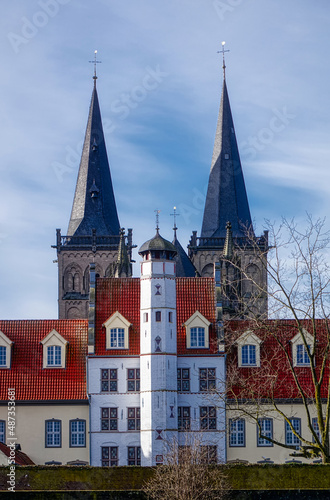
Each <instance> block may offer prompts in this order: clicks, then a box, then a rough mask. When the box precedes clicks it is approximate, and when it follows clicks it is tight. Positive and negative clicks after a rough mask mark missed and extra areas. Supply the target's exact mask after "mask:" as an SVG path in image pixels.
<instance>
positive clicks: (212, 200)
mask: <svg viewBox="0 0 330 500" xmlns="http://www.w3.org/2000/svg"><path fill="white" fill-rule="evenodd" d="M224 76H225V75H224ZM227 221H231V225H232V233H233V236H234V237H236V236H244V234H245V231H244V227H251V226H252V221H251V215H250V209H249V203H248V199H247V195H246V189H245V183H244V177H243V171H242V166H241V161H240V157H239V152H238V147H237V141H236V135H235V129H234V122H233V118H232V114H231V110H230V104H229V98H228V92H227V85H226V80H225V78H224V80H223V89H222V95H221V104H220V111H219V117H218V125H217V131H216V136H215V141H214V149H213V157H212V165H211V171H210V177H209V185H208V190H207V196H206V202H205V209H204V217H203V224H202V231H201V237H202V238H208V237H225V236H226V223H227Z"/></svg>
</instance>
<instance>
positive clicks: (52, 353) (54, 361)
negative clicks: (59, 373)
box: [47, 345, 62, 366]
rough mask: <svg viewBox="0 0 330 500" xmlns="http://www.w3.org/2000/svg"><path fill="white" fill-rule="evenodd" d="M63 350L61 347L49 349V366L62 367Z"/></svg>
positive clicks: (52, 346)
mask: <svg viewBox="0 0 330 500" xmlns="http://www.w3.org/2000/svg"><path fill="white" fill-rule="evenodd" d="M61 354H62V349H61V347H60V346H59V345H50V346H48V347H47V366H61V362H62V361H61V358H62V356H61Z"/></svg>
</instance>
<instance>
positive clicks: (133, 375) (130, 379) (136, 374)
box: [127, 368, 140, 392]
mask: <svg viewBox="0 0 330 500" xmlns="http://www.w3.org/2000/svg"><path fill="white" fill-rule="evenodd" d="M139 391H140V368H128V370H127V392H139Z"/></svg>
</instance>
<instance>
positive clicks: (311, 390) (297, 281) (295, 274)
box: [225, 215, 330, 463]
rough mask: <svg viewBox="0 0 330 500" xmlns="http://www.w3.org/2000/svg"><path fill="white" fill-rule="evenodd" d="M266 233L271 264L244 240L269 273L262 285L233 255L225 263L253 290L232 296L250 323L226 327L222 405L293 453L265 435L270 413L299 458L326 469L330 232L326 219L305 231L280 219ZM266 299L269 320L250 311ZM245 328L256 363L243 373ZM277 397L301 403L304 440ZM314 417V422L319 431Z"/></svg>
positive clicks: (329, 386) (329, 415)
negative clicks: (284, 427) (254, 345)
mask: <svg viewBox="0 0 330 500" xmlns="http://www.w3.org/2000/svg"><path fill="white" fill-rule="evenodd" d="M267 229H268V231H269V241H270V245H271V247H270V250H269V256H268V257H269V258H268V263H267V259H266V258H265V257H266V255H265V252H262V251H260V247H259V246H258V242H257V240H256V239H255V237H254V236H253V235H252V234H250V235H249V234H247V240H248V243H247V244H248V245H249V248H250V249H251V248H252V249H253V259H254V262H256V263H257V265H258V266H260V267H262V266H263V269H265V268H266V271H267V276H268V284H267V286H265V285H264V284H263V283H261V282H260V281H258V280H256V279H254V276H251V275H250V274H248V272H247V270H246V267H244V266H243V265H241V264H240V260H239V259H235V251H234V254H233V258H231V259H228V260H227V264H228V265H230V266H233V267H234V268H235V270H236V272H237V271H238V272H239V273H240V279H241V280H245V281H249V282H250V285H251V286H250V289H252V290H253V294H252V295H251V296H250V297H249V300H248V301H247V300H246V299H245V298H244V296H243V297H237V300H240V301H241V308H240V310H241V311H242V310H243V308H245V309H244V313H245V316H246V317H247V318H248V319H247V320H246V321H245V320H243V321H242V319H240V320H239V321H236V322H235V320H231V321H228V323H227V324H226V328H225V330H226V341H227V349H228V353H229V357H228V359H229V362H228V372H227V387H228V392H227V404H228V406H229V408H231V409H235V411H236V412H238V414H239V413H241V414H244V415H246V416H247V417H248V418H250V419H252V420H254V421H255V422H256V424H257V425H259V435H260V437H261V438H263V439H266V440H269V441H271V442H272V443H273V444H275V445H279V446H281V447H285V448H289V449H295V450H296V449H297V446H296V445H294V446H291V445H288V444H286V443H285V442H282V441H280V440H279V439H277V438H276V436H274V437H273V438H272V439H271V438H269V437H267V436H264V435H263V434H262V428H261V426H260V418H261V417H262V416H264V415H265V414H267V415H268V416H269V413H270V412H272V413H273V414H274V415H277V416H278V417H280V418H282V419H284V420H285V421H286V422H287V424H288V426H289V427H290V429H291V431H292V433H293V434H294V435H295V436H296V437H297V439H298V440H299V442H300V445H299V453H297V455H300V456H304V457H306V458H316V457H320V458H321V459H322V461H323V462H324V463H330V451H329V422H330V371H329V361H330V266H329V257H330V251H329V250H330V234H329V232H328V231H326V230H325V220H321V219H318V220H316V221H314V220H313V218H312V217H311V216H310V215H307V223H306V224H305V225H304V227H303V229H301V227H300V225H298V224H297V223H296V222H295V221H294V220H291V221H287V220H285V219H284V220H282V223H281V224H280V225H279V226H276V225H275V224H271V223H268V227H267ZM266 251H267V250H266ZM264 294H267V296H268V304H269V318H270V319H267V318H265V317H263V316H262V315H260V314H258V308H257V307H256V306H255V305H256V304H257V302H258V300H259V298H260V296H262V295H264ZM240 318H242V316H240ZM284 319H285V320H287V321H284ZM247 330H250V331H252V332H255V334H256V335H258V337H259V338H260V339H261V346H260V350H261V351H260V353H261V355H260V357H261V365H260V367H259V368H249V367H246V368H244V370H242V369H239V368H238V363H237V359H236V358H235V357H236V356H237V339H238V338H239V336H240V335H242V333H243V332H244V331H247ZM297 334H298V341H299V344H301V345H302V346H303V351H302V355H303V356H304V363H303V365H304V366H297V362H296V361H297V360H295V358H294V354H293V349H292V343H291V342H290V340H291V339H292V338H293V337H294V336H295V335H297ZM281 394H283V398H284V399H285V400H286V401H288V400H290V399H291V400H294V401H295V402H299V403H301V404H302V407H303V411H304V413H305V416H306V419H307V423H308V433H307V434H306V433H305V434H306V435H305V434H304V433H303V432H302V431H300V432H299V431H298V430H297V429H296V428H294V427H293V425H292V422H291V419H290V417H292V415H290V414H289V411H286V410H285V405H280V404H279V403H280V402H281ZM282 402H283V399H282ZM287 407H288V408H289V405H287ZM283 408H284V409H283ZM313 418H314V419H315V418H316V419H317V425H316V426H315V424H314V425H313Z"/></svg>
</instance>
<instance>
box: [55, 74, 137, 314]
mask: <svg viewBox="0 0 330 500" xmlns="http://www.w3.org/2000/svg"><path fill="white" fill-rule="evenodd" d="M96 79H97V77H96V74H94V88H93V93H92V99H91V105H90V109H89V116H88V122H87V128H86V134H85V141H84V146H83V151H82V156H81V161H80V167H79V173H78V179H77V184H76V191H75V195H74V201H73V206H72V212H71V217H70V222H69V227H68V231H67V234H66V236H62V235H61V230H60V229H57V234H56V245H55V246H54V247H55V248H56V249H57V259H58V306H59V318H60V319H65V318H87V317H88V294H89V265H90V263H94V264H95V272H96V275H99V276H101V277H103V276H116V277H127V276H131V275H132V268H131V250H132V248H133V245H132V230H131V229H129V230H128V234H127V236H125V231H124V230H123V229H121V228H120V225H119V220H118V214H117V208H116V203H115V197H114V192H113V187H112V181H111V174H110V168H109V162H108V157H107V151H106V145H105V140H104V135H103V127H102V120H101V113H100V107H99V101H98V96H97V90H96Z"/></svg>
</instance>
